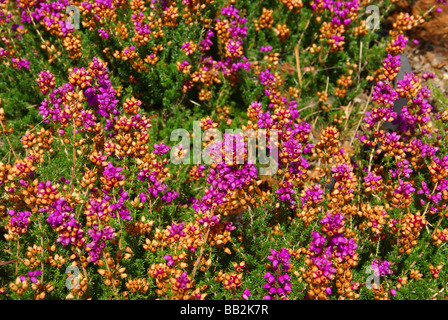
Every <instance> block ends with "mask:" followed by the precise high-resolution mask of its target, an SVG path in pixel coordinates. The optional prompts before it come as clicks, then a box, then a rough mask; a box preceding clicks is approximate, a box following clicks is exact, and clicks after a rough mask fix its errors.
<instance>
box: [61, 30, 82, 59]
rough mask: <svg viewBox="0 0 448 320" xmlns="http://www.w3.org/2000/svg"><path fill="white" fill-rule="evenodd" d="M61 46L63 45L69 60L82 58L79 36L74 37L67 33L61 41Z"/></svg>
mask: <svg viewBox="0 0 448 320" xmlns="http://www.w3.org/2000/svg"><path fill="white" fill-rule="evenodd" d="M62 44H63V45H64V47H65V50H67V52H68V53H69V55H70V58H71V59H78V58H81V57H82V45H81V35H80V34H77V35H74V34H72V33H69V34H68V35H67V36H66V37H65V38H64V40H63V41H62Z"/></svg>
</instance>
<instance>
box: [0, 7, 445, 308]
mask: <svg viewBox="0 0 448 320" xmlns="http://www.w3.org/2000/svg"><path fill="white" fill-rule="evenodd" d="M396 2H397V1H384V2H382V3H381V4H380V5H379V7H380V10H381V16H382V17H383V19H382V23H384V24H385V25H386V26H387V32H388V35H387V36H385V37H379V36H378V34H377V33H375V31H374V30H370V29H369V28H368V27H367V25H366V19H367V18H368V15H367V13H366V7H367V6H368V5H369V4H370V2H369V1H359V0H353V1H343V2H341V1H333V0H313V1H301V0H295V1H286V0H281V1H271V2H269V3H266V4H260V3H255V2H253V3H252V2H250V1H245V2H242V3H240V2H238V3H236V2H235V1H232V0H231V1H223V0H206V1H199V0H182V1H157V0H152V1H141V0H129V1H126V0H104V1H95V0H92V1H90V0H88V1H68V0H58V1H41V0H37V1H26V0H18V1H10V0H0V36H1V37H0V39H1V42H0V72H1V74H2V77H1V79H0V88H1V89H2V90H1V91H0V99H1V100H0V102H1V109H0V111H1V112H0V123H1V128H2V129H1V130H2V134H3V137H4V139H2V143H1V146H0V150H1V156H2V159H1V162H0V192H1V203H0V236H1V238H0V248H1V250H0V275H1V276H0V299H37V300H42V299H110V298H111V299H179V300H180V299H187V300H190V299H192V300H201V299H243V300H250V299H266V300H271V299H431V298H441V299H443V298H445V293H444V292H443V291H445V292H446V290H444V289H445V285H446V282H447V281H446V280H447V273H446V270H445V268H444V267H443V266H444V261H445V260H446V254H445V250H444V248H443V246H444V244H445V242H446V241H447V240H448V236H447V235H448V222H447V220H446V218H448V207H447V205H448V202H447V201H448V155H446V154H447V151H448V150H447V149H448V148H446V147H445V145H444V143H443V141H444V139H445V135H446V134H445V132H446V128H447V121H448V111H447V110H448V109H447V108H448V104H447V103H446V101H447V99H446V97H441V98H440V97H439V98H438V99H437V100H435V99H433V94H434V92H433V91H436V90H437V89H434V88H433V87H432V85H431V78H433V77H435V76H436V75H434V74H432V75H429V74H426V73H425V74H424V75H418V74H414V73H413V72H406V73H405V74H404V75H403V77H400V78H399V77H398V75H399V72H400V69H401V58H400V57H401V56H400V55H401V54H402V53H403V52H404V50H405V47H406V45H407V43H408V41H409V38H408V31H409V30H411V29H412V28H418V27H419V26H421V25H424V23H425V21H426V20H428V19H430V18H431V17H432V16H434V15H437V14H438V13H440V11H441V10H442V9H443V10H447V9H446V6H444V3H442V2H440V1H435V2H434V5H433V6H432V7H431V8H428V11H426V12H424V13H423V12H422V13H421V15H419V16H414V15H411V14H409V13H405V12H400V9H399V7H397V6H396ZM69 6H75V7H76V8H78V10H79V14H80V16H79V22H80V26H79V29H78V28H76V27H75V25H73V24H72V22H70V19H71V15H73V14H77V13H76V10H75V11H74V12H73V11H70V10H67V8H68V7H69ZM69 9H70V8H69ZM70 12H71V13H70ZM386 16H390V17H391V18H392V19H393V23H391V25H387V24H386V23H387V22H386V19H385V17H386ZM75 20H76V19H75ZM362 96H365V97H366V99H364V100H362V99H361V98H360V97H362ZM403 99H405V100H406V101H407V102H406V103H405V105H404V106H403V107H402V108H401V109H400V110H398V109H397V108H396V105H395V104H396V102H398V101H403ZM195 121H198V122H199V127H200V132H195V128H193V123H194V122H195ZM179 128H182V129H185V130H187V131H188V132H189V135H191V137H192V138H196V137H197V135H199V136H202V132H204V134H205V136H203V137H202V138H203V139H202V145H201V146H200V147H201V148H205V149H207V150H209V151H212V154H213V157H212V158H213V160H214V162H211V163H205V164H204V163H193V164H190V162H188V161H186V162H183V161H182V160H188V159H189V158H190V157H195V155H194V154H192V153H194V151H193V152H191V153H189V152H188V151H189V150H190V148H189V143H190V142H188V144H185V143H184V142H183V141H182V143H179V144H174V143H173V141H172V139H171V133H172V132H173V131H174V130H176V129H179ZM238 128H239V129H241V132H239V133H238V132H237V131H236V130H235V131H232V132H233V133H227V132H226V133H225V134H224V135H223V136H222V137H220V138H216V137H215V136H213V132H215V133H216V132H217V131H219V130H221V131H224V130H225V129H238ZM250 132H258V133H259V134H260V133H264V137H265V141H264V142H265V143H264V144H262V143H260V140H259V143H258V145H257V148H258V151H259V152H260V153H263V152H264V154H267V155H270V156H272V155H273V154H274V153H275V150H278V156H277V159H276V160H277V161H276V163H275V168H274V170H273V171H271V172H270V175H262V174H261V172H262V171H261V169H262V168H264V167H263V165H264V164H263V163H262V164H260V163H258V162H254V161H252V160H251V159H250V157H249V155H248V153H249V150H250V142H249V140H250V139H249V138H250V137H248V134H249V133H250ZM209 134H211V135H209ZM222 142H225V144H224V145H223V144H222ZM183 143H184V144H183ZM187 162H188V163H187ZM264 172H265V171H264ZM366 268H367V269H366ZM73 270H75V271H73ZM368 270H370V271H371V272H370V273H369V272H368ZM370 275H372V276H373V277H374V278H375V279H376V280H378V281H375V283H374V284H373V285H372V281H370V279H371V278H369V276H370ZM369 281H370V282H369Z"/></svg>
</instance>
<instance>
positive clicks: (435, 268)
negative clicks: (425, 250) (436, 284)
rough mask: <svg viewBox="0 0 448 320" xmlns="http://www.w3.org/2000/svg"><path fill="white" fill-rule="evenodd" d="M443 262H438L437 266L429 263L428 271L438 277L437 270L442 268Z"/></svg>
mask: <svg viewBox="0 0 448 320" xmlns="http://www.w3.org/2000/svg"><path fill="white" fill-rule="evenodd" d="M442 268H443V264H439V265H438V266H437V267H434V266H433V265H432V264H430V265H429V271H430V272H431V274H432V276H433V277H434V278H436V279H439V272H440V270H442Z"/></svg>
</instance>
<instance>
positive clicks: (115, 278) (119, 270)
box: [97, 250, 128, 288]
mask: <svg viewBox="0 0 448 320" xmlns="http://www.w3.org/2000/svg"><path fill="white" fill-rule="evenodd" d="M123 258H124V255H123V254H122V252H121V250H117V254H116V260H117V263H115V261H114V259H113V258H112V257H111V255H110V253H109V252H104V261H103V260H98V266H99V267H102V266H103V265H104V266H105V267H106V268H105V269H100V268H98V270H97V271H98V273H99V274H100V275H101V276H102V277H103V278H104V279H103V281H104V284H105V285H106V286H110V285H112V286H113V287H114V288H117V287H118V286H119V285H120V281H121V279H124V278H126V277H127V276H128V275H127V273H125V271H126V267H121V266H120V263H119V261H120V260H121V259H123ZM104 262H105V264H104Z"/></svg>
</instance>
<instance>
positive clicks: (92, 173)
mask: <svg viewBox="0 0 448 320" xmlns="http://www.w3.org/2000/svg"><path fill="white" fill-rule="evenodd" d="M97 174H98V170H97V169H96V168H95V169H93V170H89V169H87V170H86V172H85V173H84V175H83V176H82V181H81V186H82V187H83V188H88V189H90V190H92V189H93V187H94V185H95V182H96V180H97Z"/></svg>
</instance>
